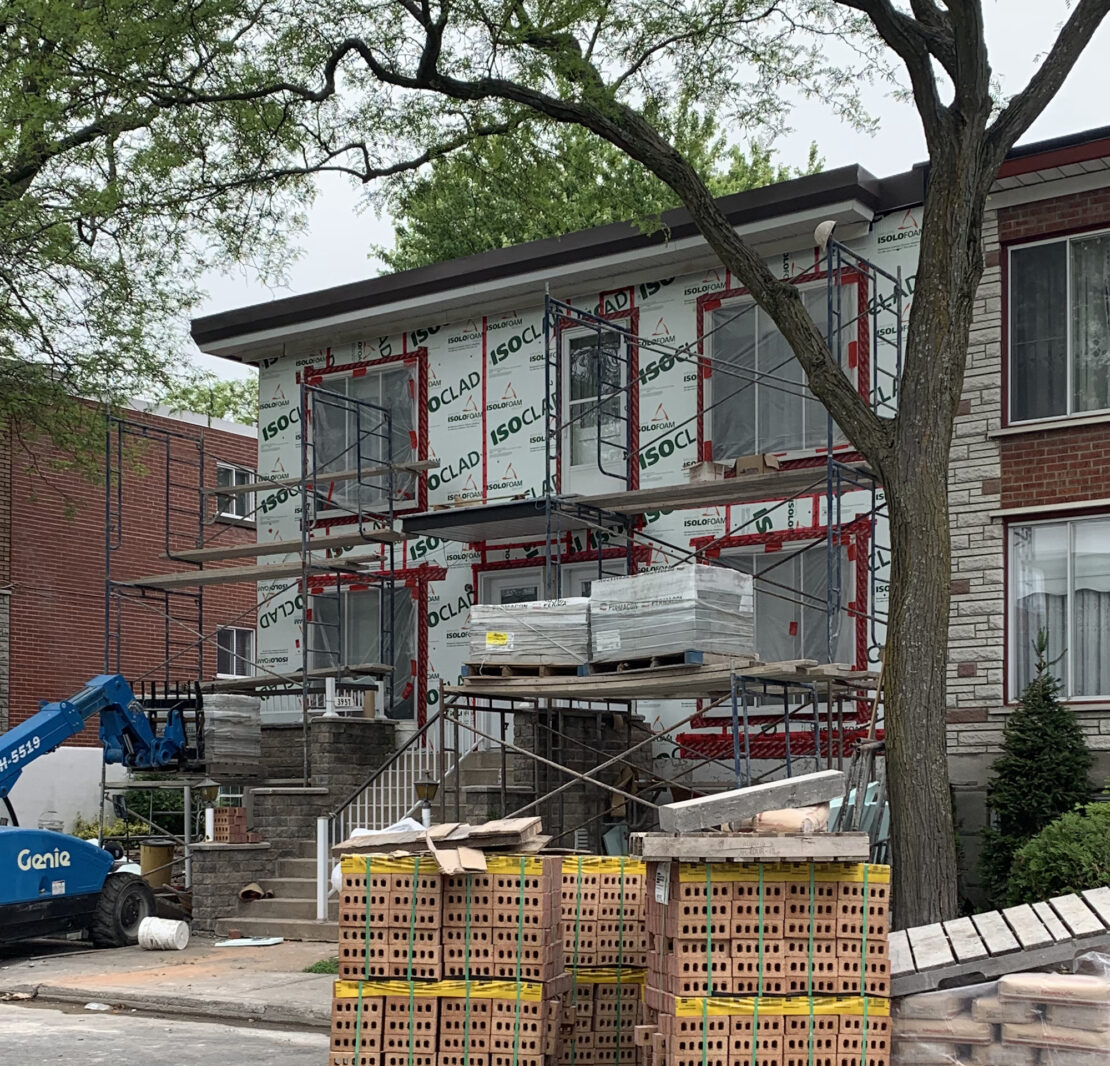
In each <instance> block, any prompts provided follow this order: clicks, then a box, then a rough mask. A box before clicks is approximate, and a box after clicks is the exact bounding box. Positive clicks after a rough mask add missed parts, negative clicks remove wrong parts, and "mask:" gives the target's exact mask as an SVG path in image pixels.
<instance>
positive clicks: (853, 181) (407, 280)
mask: <svg viewBox="0 0 1110 1066" xmlns="http://www.w3.org/2000/svg"><path fill="white" fill-rule="evenodd" d="M900 177H901V176H900ZM885 184H886V183H885V182H880V181H879V180H878V179H877V178H875V177H873V176H872V175H871V174H869V173H868V172H867V171H866V170H864V169H863V168H862V167H858V166H847V167H838V168H837V169H835V170H828V171H823V172H821V173H820V174H813V175H809V176H807V177H803V178H795V179H793V180H791V181H785V182H780V183H778V184H776V185H767V186H764V187H762V188H759V189H751V190H749V191H747V192H740V193H734V194H733V195H731V196H725V197H722V198H721V199H720V200H718V204H719V205H720V207H721V209H722V210H723V211H724V213H725V215H726V217H727V218H728V220H729V221H730V222H731V223H732V224H733V225H734V226H743V225H749V224H751V223H754V222H759V221H762V220H765V219H773V218H775V217H776V216H779V215H786V214H790V213H791V212H793V211H798V210H812V209H813V208H815V207H821V206H824V205H825V204H834V203H840V202H842V201H844V200H846V199H855V200H858V201H860V202H861V203H863V204H865V205H866V206H867V207H869V208H871V209H872V210H875V211H879V210H882V209H883V199H884V197H883V190H884V186H885ZM697 232H698V231H697V227H696V226H695V225H694V223H693V221H692V220H691V219H690V216H689V213H688V212H687V211H686V210H685V209H684V208H676V209H674V210H672V211H667V212H665V213H664V215H663V228H662V229H660V230H657V231H656V232H654V233H642V232H640V231H639V230H638V229H636V227H635V226H632V225H630V224H628V223H623V222H618V223H613V224H611V225H608V226H599V227H597V228H596V229H590V230H581V231H579V232H577V233H570V234H567V235H566V236H563V237H555V238H548V239H545V240H540V241H531V242H529V243H528V244H519V245H514V246H512V247H509V248H496V249H494V250H493V251H489V252H483V253H481V254H479V255H471V256H466V257H465V258H462V259H452V260H449V261H448V262H445V263H435V264H433V265H431V266H427V267H420V268H418V269H416V270H405V271H401V272H400V273H398V274H387V275H384V276H382V277H378V278H370V279H368V280H365V281H356V282H352V283H351V284H348V285H338V286H335V287H333V288H330V289H321V290H318V291H316V292H310V293H305V294H304V295H301V296H290V297H287V298H285V299H281V300H273V301H270V302H269V303H263V304H253V305H251V306H249V307H241V308H236V309H235V310H233V311H223V312H220V313H219V314H215V315H206V316H205V317H203V318H195V319H193V322H192V335H193V339H194V340H195V341H196V343H197V344H198V345H200V346H201V347H202V348H203V347H204V345H205V344H208V343H212V342H215V341H221V340H226V339H228V338H232V337H236V336H239V335H241V334H244V333H253V332H257V331H260V330H267V329H280V328H281V327H283V326H291V325H296V324H299V323H302V322H310V321H312V320H313V319H315V318H323V317H325V316H331V315H341V314H346V313H349V312H351V311H367V310H370V309H372V308H373V307H375V306H377V305H380V304H385V303H393V302H395V301H398V300H406V299H412V298H416V297H421V296H430V295H438V294H441V293H443V292H445V291H449V290H450V289H452V288H456V287H458V286H460V285H474V284H480V283H481V282H483V281H491V280H496V279H497V278H501V277H506V278H508V277H515V276H516V275H518V274H521V273H523V272H525V271H527V270H534V269H538V268H541V267H554V266H562V265H565V264H568V263H576V262H583V261H588V260H590V259H597V258H601V257H603V256H609V255H617V254H620V253H624V252H630V251H635V250H637V249H640V248H647V247H651V246H652V245H661V244H664V243H665V242H666V241H668V240H671V241H673V240H682V239H684V238H686V237H692V236H695V235H696V234H697Z"/></svg>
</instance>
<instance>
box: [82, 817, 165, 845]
mask: <svg viewBox="0 0 1110 1066" xmlns="http://www.w3.org/2000/svg"><path fill="white" fill-rule="evenodd" d="M146 832H147V828H146V826H145V825H143V824H142V822H124V821H122V820H121V819H119V818H116V817H115V816H114V815H113V816H112V817H110V818H108V819H107V820H106V821H105V822H104V836H105V838H112V837H116V838H119V839H123V838H124V837H128V836H132V837H133V836H142V835H143V834H144V833H146ZM73 835H74V836H75V837H80V838H81V839H82V840H95V839H96V838H97V837H98V836H99V835H100V819H98V818H82V817H81V812H80V811H78V812H77V815H76V816H75V817H74V819H73Z"/></svg>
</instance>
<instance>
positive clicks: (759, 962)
mask: <svg viewBox="0 0 1110 1066" xmlns="http://www.w3.org/2000/svg"><path fill="white" fill-rule="evenodd" d="M765 891H766V890H765V889H764V887H763V863H760V864H759V954H758V955H757V956H756V969H757V971H758V973H759V984H758V986H757V988H758V991H757V992H756V996H755V1005H754V1006H753V1008H752V1066H755V1059H756V1054H757V1053H758V1051H759V1001H760V1000H761V999H762V998H763V910H764V902H765V900H764V895H765Z"/></svg>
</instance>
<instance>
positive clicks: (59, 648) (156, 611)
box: [10, 412, 258, 745]
mask: <svg viewBox="0 0 1110 1066" xmlns="http://www.w3.org/2000/svg"><path fill="white" fill-rule="evenodd" d="M128 420H129V421H130V422H132V423H134V424H136V425H137V426H140V427H143V426H145V427H150V432H149V434H148V435H147V436H146V437H145V438H144V437H142V436H140V435H138V434H127V435H126V436H125V437H124V441H125V448H126V451H127V453H128V455H127V456H126V457H125V459H124V475H123V479H122V482H123V505H122V511H123V522H122V533H121V538H120V541H121V542H120V548H119V550H118V551H116V552H113V561H112V571H113V573H112V576H113V578H115V579H121V578H129V577H140V576H143V575H153V574H160V573H168V572H170V571H176V570H194V569H195V567H191V566H188V565H186V564H182V563H177V562H173V561H171V560H167V559H166V558H164V555H165V552H166V529H167V508H166V495H165V494H166V474H165V472H166V465H167V450H168V454H169V457H170V460H169V461H170V467H171V470H172V480H173V482H174V483H175V487H174V488H172V490H171V494H170V502H171V506H172V507H173V508H174V509H175V510H177V511H179V512H180V513H174V514H172V515H171V516H170V531H171V540H170V544H171V548H173V549H178V550H182V549H185V548H187V547H195V546H196V540H197V537H198V536H199V535H202V531H201V529H200V528H199V526H198V523H197V521H196V519H195V518H194V517H193V516H195V515H196V514H197V510H198V508H199V507H200V506H201V502H200V500H201V497H200V493H199V492H198V486H199V484H200V473H199V470H198V469H197V467H196V465H195V464H197V462H198V461H199V457H200V454H201V450H203V454H204V484H206V485H207V486H209V487H211V486H214V485H215V484H216V460H217V459H220V460H224V461H226V462H230V463H234V464H236V465H239V466H244V467H248V468H250V469H252V470H253V469H255V468H256V465H257V455H258V448H257V441H256V440H255V439H254V438H253V437H245V436H238V435H235V434H231V433H225V432H220V431H218V430H213V429H204V428H202V427H200V426H193V425H190V424H188V423H185V422H181V421H178V420H175V419H164V418H158V417H155V416H152V415H148V414H145V413H138V412H131V413H129V415H128ZM159 429H161V430H164V431H170V432H172V433H175V434H178V435H180V436H181V437H184V438H188V439H184V440H181V439H175V440H174V442H173V443H172V445H169V446H167V443H166V442H167V439H168V438H167V437H165V436H162V435H160V434H159V433H158V432H157V431H158V430H159ZM50 459H51V453H50V449H49V447H47V446H42V445H38V446H36V447H35V449H34V454H33V455H28V454H27V453H26V452H25V451H21V450H19V449H18V447H17V448H16V449H15V450H14V451H13V454H12V456H11V462H10V471H11V482H12V486H11V487H12V492H11V501H12V502H11V512H12V515H11V525H12V584H13V586H14V588H13V594H12V600H11V622H12V641H11V644H12V648H11V653H12V665H11V721H12V724H15V723H17V722H20V721H22V720H23V719H25V718H27V717H29V716H30V715H31V714H33V713H34V712H35V710H37V706H38V701H39V700H40V699H51V700H54V699H64V698H65V697H67V696H69V695H71V694H72V693H74V692H76V691H78V690H79V689H80V688H81V686H82V685H83V684H84V683H85V682H86V681H87V680H88V679H89V678H90V677H94V676H95V675H96V674H99V673H103V671H104V622H105V619H104V607H105V595H104V578H105V551H104V549H105V486H104V483H103V479H101V480H100V482H99V483H96V484H94V483H91V482H89V481H88V480H86V479H84V478H82V477H81V476H80V475H79V474H76V473H71V472H66V473H52V472H50ZM186 460H187V461H188V462H189V463H191V464H193V465H191V466H187V465H185V461H186ZM101 466H102V464H101ZM206 502H207V506H208V507H209V508H210V509H211V510H213V511H214V506H215V502H214V498H211V497H209V498H206ZM203 537H204V542H205V544H209V543H212V544H221V545H223V544H237V543H250V542H253V541H254V529H253V528H252V527H243V526H238V525H231V524H228V523H221V522H218V521H217V522H211V523H209V524H206V525H205V526H204V528H203ZM253 562H254V560H253V559H249V558H248V559H236V560H234V561H233V562H220V563H212V564H206V569H207V568H209V567H211V566H229V565H234V566H242V565H249V564H251V563H253ZM190 591H195V589H190ZM255 602H256V592H255V587H254V586H253V585H245V584H233V585H217V586H210V587H206V588H204V590H203V608H204V611H203V621H202V625H201V632H202V633H203V634H204V635H206V636H210V635H212V634H213V633H214V631H215V629H216V627H217V626H219V625H224V624H236V625H242V626H244V627H245V628H253V627H254V605H255ZM163 607H164V604H163V600H162V597H161V596H160V595H156V596H152V597H150V598H149V599H148V600H147V601H145V602H144V603H139V602H135V601H130V602H127V603H126V605H125V607H124V609H123V612H122V640H121V642H120V648H121V656H120V668H121V672H122V673H123V674H124V676H125V677H127V678H128V680H130V681H132V682H135V681H136V680H137V679H138V678H139V677H140V676H141V675H143V674H145V673H147V672H148V671H155V673H154V674H153V676H156V677H157V678H158V679H159V680H161V679H162V678H163V676H164V672H163V670H162V669H161V664H162V663H163V662H164V660H165V659H166V657H167V656H166V651H165V632H166V627H165V623H164V612H163ZM173 611H174V613H175V614H181V615H186V616H187V618H186V621H187V624H188V625H189V627H190V628H191V629H196V627H197V622H198V619H197V610H196V606H195V604H193V605H192V606H190V607H185V606H184V605H183V603H181V604H175V605H174V607H173ZM244 612H246V613H245V614H244ZM239 615H243V617H242V619H241V620H239V621H235V622H234V623H233V619H235V618H236V616H239ZM196 639H197V638H196V635H195V634H194V633H191V632H189V631H188V630H186V629H185V628H182V627H179V626H173V627H172V628H171V646H170V652H171V654H172V653H175V652H177V651H181V650H183V649H184V648H185V647H186V646H187V645H189V644H191V643H192V642H194V641H195V640H196ZM111 666H112V669H114V667H115V663H114V652H113V662H112V664H111ZM197 666H198V661H197V654H196V651H195V650H193V651H191V652H186V653H185V654H183V655H182V656H181V657H180V658H179V659H177V660H176V661H175V662H174V663H173V664H172V666H171V669H170V679H171V680H181V681H189V680H195V678H196V672H197ZM215 670H216V649H215V645H214V644H212V643H208V644H206V645H205V652H204V662H203V673H204V676H205V677H211V676H212V675H213V674H214V673H215ZM74 743H79V744H86V745H93V744H96V743H97V739H96V732H95V730H94V729H92V728H90V729H87V730H86V731H85V732H84V733H83V734H82V735H81V736H80V737H78V738H75V740H74Z"/></svg>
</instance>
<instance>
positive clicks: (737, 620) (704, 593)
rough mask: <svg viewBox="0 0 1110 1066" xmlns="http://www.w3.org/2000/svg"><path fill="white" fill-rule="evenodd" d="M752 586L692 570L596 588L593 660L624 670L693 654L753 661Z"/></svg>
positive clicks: (719, 573)
mask: <svg viewBox="0 0 1110 1066" xmlns="http://www.w3.org/2000/svg"><path fill="white" fill-rule="evenodd" d="M753 604H754V601H753V595H752V578H751V575H750V574H742V573H740V571H738V570H732V569H730V568H728V567H719V566H699V565H688V566H679V567H676V568H675V569H673V570H659V571H651V572H649V573H644V574H635V575H633V576H632V577H613V578H608V579H606V580H603V581H595V582H594V583H593V586H592V587H591V589H590V658H591V660H592V661H593V662H599V663H604V662H617V661H620V660H622V659H638V658H646V657H649V656H657V655H674V654H676V653H682V652H686V651H702V652H715V653H720V654H723V655H754V654H755V634H754V623H755V616H754V605H753Z"/></svg>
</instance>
